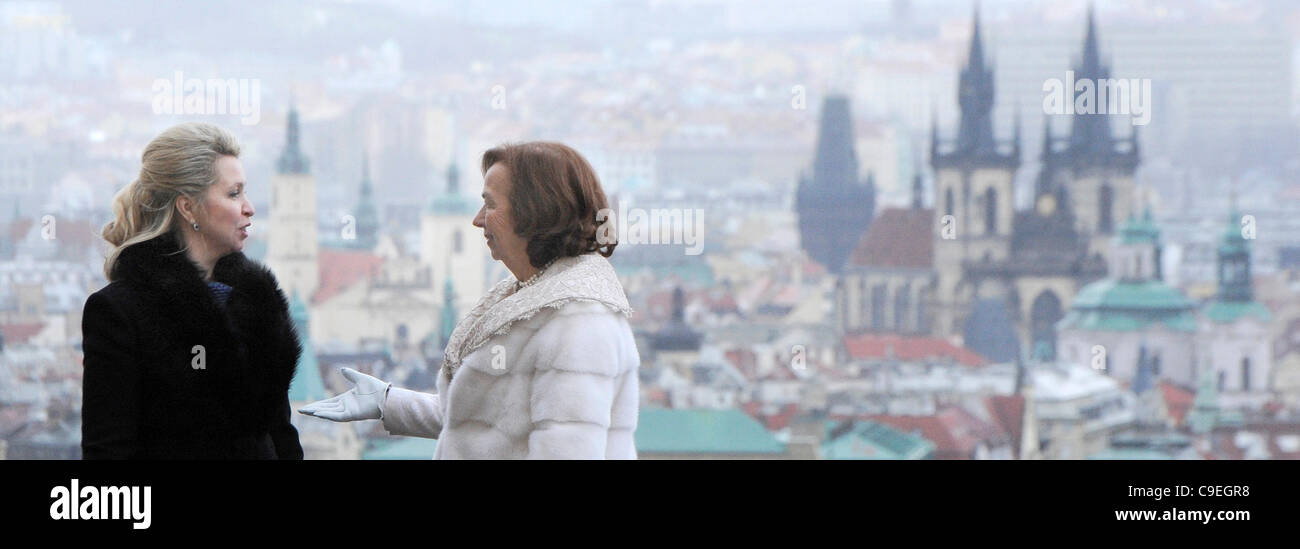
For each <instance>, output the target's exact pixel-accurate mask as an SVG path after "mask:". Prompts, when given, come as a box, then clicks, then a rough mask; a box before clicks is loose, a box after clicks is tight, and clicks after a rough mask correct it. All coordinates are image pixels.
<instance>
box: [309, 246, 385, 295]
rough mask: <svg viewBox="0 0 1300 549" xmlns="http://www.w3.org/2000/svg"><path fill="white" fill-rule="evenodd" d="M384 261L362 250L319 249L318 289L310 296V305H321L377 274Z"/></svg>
mask: <svg viewBox="0 0 1300 549" xmlns="http://www.w3.org/2000/svg"><path fill="white" fill-rule="evenodd" d="M383 263H384V259H383V258H382V257H379V256H377V255H375V254H373V253H370V252H367V251H362V250H339V249H329V248H321V250H320V259H319V265H320V287H318V288H317V289H316V294H315V295H313V296H312V298H311V301H312V303H321V302H324V301H327V300H329V299H330V298H332V297H334V296H336V295H338V294H339V293H342V292H343V290H346V289H348V288H349V287H350V286H352V285H353V284H356V283H357V282H360V281H362V280H364V279H366V278H368V277H371V276H374V275H376V274H378V273H379V266H380V265H382V264H383Z"/></svg>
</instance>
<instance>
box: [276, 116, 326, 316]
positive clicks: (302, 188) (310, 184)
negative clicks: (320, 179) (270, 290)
mask: <svg viewBox="0 0 1300 549" xmlns="http://www.w3.org/2000/svg"><path fill="white" fill-rule="evenodd" d="M270 224H271V228H270V230H269V231H268V232H269V233H270V234H269V236H268V242H267V252H266V264H267V266H269V267H270V268H271V270H272V271H273V272H275V276H276V278H277V279H279V282H280V288H281V289H283V290H284V292H285V293H286V294H289V295H292V294H294V293H297V294H298V295H300V296H305V297H304V299H310V298H311V296H312V295H314V294H315V293H316V288H317V287H318V286H319V285H320V271H319V267H318V266H317V258H318V255H319V250H320V242H319V235H318V234H317V233H318V228H317V225H316V178H315V177H313V176H312V174H311V164H310V161H309V159H308V158H307V156H306V154H304V153H303V151H302V144H301V143H300V136H299V129H298V110H297V109H295V108H290V109H289V120H288V127H287V128H286V133H285V144H284V150H283V151H282V152H281V153H280V158H279V161H278V162H277V164H276V173H275V175H273V176H271V223H270Z"/></svg>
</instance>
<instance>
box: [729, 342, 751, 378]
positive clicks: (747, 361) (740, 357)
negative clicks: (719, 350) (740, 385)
mask: <svg viewBox="0 0 1300 549" xmlns="http://www.w3.org/2000/svg"><path fill="white" fill-rule="evenodd" d="M723 356H724V357H726V359H727V362H729V363H731V365H732V366H733V367H735V368H736V371H737V372H740V375H742V376H745V379H747V380H749V381H754V379H755V378H756V377H758V369H757V366H756V362H757V355H755V354H754V351H751V350H749V349H732V350H729V351H727V352H725V353H723Z"/></svg>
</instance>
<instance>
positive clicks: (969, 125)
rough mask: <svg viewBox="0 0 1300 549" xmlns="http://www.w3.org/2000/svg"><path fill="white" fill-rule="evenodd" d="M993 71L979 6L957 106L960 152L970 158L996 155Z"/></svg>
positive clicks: (962, 71) (976, 11)
mask: <svg viewBox="0 0 1300 549" xmlns="http://www.w3.org/2000/svg"><path fill="white" fill-rule="evenodd" d="M993 93H994V87H993V68H992V67H991V66H989V64H987V63H986V62H985V60H984V41H983V39H982V38H981V37H980V14H979V5H978V4H976V5H975V14H974V23H973V28H972V30H971V40H970V54H969V57H967V60H966V67H965V68H963V69H962V70H961V76H960V88H959V90H958V92H957V102H958V104H960V105H961V125H960V127H959V129H958V132H957V150H958V151H962V152H966V153H969V154H996V153H997V144H996V143H995V142H994V141H993V118H992V112H993Z"/></svg>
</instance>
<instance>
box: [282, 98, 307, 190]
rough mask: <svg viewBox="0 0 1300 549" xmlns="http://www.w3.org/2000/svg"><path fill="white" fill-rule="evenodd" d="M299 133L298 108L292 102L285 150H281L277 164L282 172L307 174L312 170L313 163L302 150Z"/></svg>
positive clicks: (285, 135) (285, 137) (285, 136)
mask: <svg viewBox="0 0 1300 549" xmlns="http://www.w3.org/2000/svg"><path fill="white" fill-rule="evenodd" d="M298 134H299V130H298V108H297V107H296V106H294V105H293V104H290V106H289V120H288V123H287V124H286V128H285V134H284V150H283V151H281V152H280V161H279V163H278V164H277V167H278V168H279V172H280V173H281V174H305V173H309V172H310V171H311V163H310V162H309V161H308V158H307V155H305V154H303V152H302V144H301V143H299V137H298Z"/></svg>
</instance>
